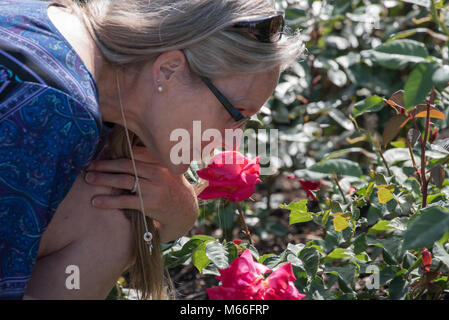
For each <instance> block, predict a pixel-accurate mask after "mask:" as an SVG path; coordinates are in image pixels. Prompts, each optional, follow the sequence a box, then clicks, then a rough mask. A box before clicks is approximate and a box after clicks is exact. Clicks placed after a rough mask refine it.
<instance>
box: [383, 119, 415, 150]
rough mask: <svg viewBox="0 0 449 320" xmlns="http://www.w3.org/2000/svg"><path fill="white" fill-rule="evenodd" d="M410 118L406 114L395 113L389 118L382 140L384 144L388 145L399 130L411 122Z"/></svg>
mask: <svg viewBox="0 0 449 320" xmlns="http://www.w3.org/2000/svg"><path fill="white" fill-rule="evenodd" d="M409 120H410V118H409V117H407V116H405V115H404V114H397V115H394V116H393V117H392V118H390V120H388V122H387V124H386V126H385V129H384V132H383V135H382V141H383V145H384V146H387V145H388V144H389V143H390V141H391V140H393V139H394V138H396V136H397V135H398V133H399V131H401V129H402V128H403V127H404V126H405V125H406V124H407V122H409Z"/></svg>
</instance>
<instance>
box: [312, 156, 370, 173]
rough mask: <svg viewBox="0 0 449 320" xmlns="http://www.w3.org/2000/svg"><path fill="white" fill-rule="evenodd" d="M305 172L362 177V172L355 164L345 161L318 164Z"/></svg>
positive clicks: (336, 160)
mask: <svg viewBox="0 0 449 320" xmlns="http://www.w3.org/2000/svg"><path fill="white" fill-rule="evenodd" d="M306 170H307V171H312V172H318V173H323V174H334V173H336V174H338V175H339V176H351V177H360V176H362V170H361V169H360V165H359V164H358V163H357V162H354V161H350V160H347V159H332V160H327V161H323V162H318V163H316V164H314V165H312V166H311V167H309V168H307V169H306Z"/></svg>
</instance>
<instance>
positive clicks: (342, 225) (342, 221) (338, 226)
mask: <svg viewBox="0 0 449 320" xmlns="http://www.w3.org/2000/svg"><path fill="white" fill-rule="evenodd" d="M347 227H349V222H348V219H346V218H344V217H343V216H341V215H337V216H334V229H335V231H343V230H345V229H346V228H347Z"/></svg>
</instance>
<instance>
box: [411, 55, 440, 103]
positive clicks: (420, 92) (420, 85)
mask: <svg viewBox="0 0 449 320" xmlns="http://www.w3.org/2000/svg"><path fill="white" fill-rule="evenodd" d="M436 68H437V65H436V64H434V63H419V64H417V65H416V66H415V68H414V69H413V71H412V72H411V73H410V76H409V77H408V79H407V82H406V83H405V87H404V104H405V105H404V108H405V109H407V110H409V109H410V108H412V107H414V106H416V105H418V104H420V103H424V102H425V100H426V97H427V96H428V94H429V92H430V90H431V89H432V87H433V83H432V81H430V79H432V75H433V74H434V72H435V70H436Z"/></svg>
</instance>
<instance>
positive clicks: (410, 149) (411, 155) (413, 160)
mask: <svg viewBox="0 0 449 320" xmlns="http://www.w3.org/2000/svg"><path fill="white" fill-rule="evenodd" d="M407 146H408V151H409V152H410V157H411V158H412V163H413V168H415V172H416V176H417V177H418V182H419V185H420V186H421V187H422V182H421V176H420V174H419V170H418V166H417V165H416V161H415V156H414V154H413V150H412V146H411V145H410V141H408V139H407Z"/></svg>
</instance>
